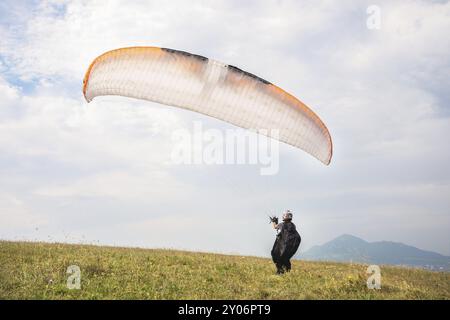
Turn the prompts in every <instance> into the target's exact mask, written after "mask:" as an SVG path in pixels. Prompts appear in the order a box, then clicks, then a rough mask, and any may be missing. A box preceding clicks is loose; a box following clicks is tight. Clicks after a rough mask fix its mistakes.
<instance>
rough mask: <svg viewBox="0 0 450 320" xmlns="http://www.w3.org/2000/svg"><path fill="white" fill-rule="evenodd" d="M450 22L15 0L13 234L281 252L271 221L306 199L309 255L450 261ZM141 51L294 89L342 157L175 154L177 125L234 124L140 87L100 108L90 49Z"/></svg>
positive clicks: (0, 106)
mask: <svg viewBox="0 0 450 320" xmlns="http://www.w3.org/2000/svg"><path fill="white" fill-rule="evenodd" d="M371 6H372V7H371ZM373 6H375V11H376V12H377V15H376V16H374V15H373V12H374V11H373V8H374V7H373ZM369 8H371V9H369ZM368 9H369V10H368ZM375 18H376V20H373V19H375ZM368 19H369V21H368ZM373 21H375V24H373ZM448 30H450V3H449V2H447V1H377V0H375V1H359V0H358V1H339V2H336V1H246V2H242V1H170V2H168V1H118V0H112V1H107V2H106V1H70V0H67V1H12V0H11V1H2V2H1V4H0V96H1V99H0V150H1V152H0V239H8V240H39V241H64V242H74V243H98V244H107V245H117V246H139V247H148V248H176V249H183V250H196V251H212V252H221V253H232V254H245V255H258V256H268V255H269V254H270V249H271V246H272V243H273V240H274V231H273V230H272V229H271V228H270V225H269V224H268V217H267V215H268V214H269V213H270V214H277V215H281V213H282V211H283V210H286V209H290V210H292V211H293V213H294V223H296V225H297V228H298V229H299V231H300V234H301V235H302V244H301V248H300V252H302V251H305V250H307V249H308V248H309V247H311V246H313V245H317V244H322V243H324V242H326V241H329V240H331V239H333V238H334V237H337V236H339V235H341V234H344V233H345V234H353V235H355V236H359V237H361V238H364V239H365V240H368V241H380V240H390V241H398V242H403V243H406V244H410V245H413V246H416V247H419V248H421V249H425V250H432V251H436V252H439V253H442V254H445V255H450V232H449V231H450V170H449V168H448V164H449V163H450V148H449V143H448V141H447V140H448V137H449V136H450V105H449V101H450V90H449V88H450V77H449V74H450V58H449V57H450V37H448ZM129 46H158V47H167V48H173V49H178V50H183V51H188V52H192V53H196V54H200V55H203V56H206V57H209V58H212V59H215V60H219V61H222V62H225V63H229V64H232V65H235V66H238V67H239V68H241V69H244V70H246V71H249V72H252V73H254V74H256V75H258V76H260V77H262V78H264V79H267V80H268V81H270V82H272V83H274V84H277V85H278V86H280V87H282V88H284V89H285V90H286V91H288V92H290V93H292V94H293V95H295V96H296V97H298V98H300V99H301V100H302V101H303V102H305V103H306V104H307V105H309V106H310V107H311V108H312V109H313V110H314V111H315V112H316V113H317V114H318V115H319V116H320V117H321V119H322V120H323V121H324V122H325V123H326V125H327V127H328V129H329V131H330V133H331V136H332V139H333V147H334V155H333V159H332V161H331V164H330V165H329V166H324V165H323V164H322V163H320V162H319V161H317V160H316V159H314V158H313V157H311V156H309V155H308V154H306V153H305V152H303V151H301V150H299V149H296V148H294V147H291V146H288V145H285V144H280V146H279V165H280V168H279V172H278V173H277V174H275V175H270V176H262V175H261V174H260V166H258V165H254V164H244V165H232V164H229V165H219V164H217V165H214V164H212V165H211V164H209V165H208V164H196V165H189V164H178V165H174V164H172V163H170V161H168V159H169V157H170V153H171V149H172V148H173V139H172V135H173V132H175V131H176V130H180V129H184V130H193V126H194V123H198V122H201V123H202V125H203V126H204V127H205V128H207V129H219V130H222V132H224V131H226V130H227V129H230V128H233V126H232V125H228V124H226V123H224V122H221V121H219V120H215V119H212V118H208V117H205V116H202V115H200V114H198V113H193V112H189V111H184V110H181V109H176V108H170V107H167V106H162V105H159V104H156V103H152V102H147V101H139V100H133V99H129V98H124V97H101V98H96V99H95V100H94V101H93V102H91V103H89V104H87V102H86V101H85V100H84V97H83V94H82V88H81V86H82V79H83V76H84V73H85V72H86V70H87V68H88V66H89V64H90V63H91V61H92V60H93V59H94V58H95V57H97V56H98V55H100V54H102V53H103V52H105V51H108V50H111V49H115V48H120V47H129Z"/></svg>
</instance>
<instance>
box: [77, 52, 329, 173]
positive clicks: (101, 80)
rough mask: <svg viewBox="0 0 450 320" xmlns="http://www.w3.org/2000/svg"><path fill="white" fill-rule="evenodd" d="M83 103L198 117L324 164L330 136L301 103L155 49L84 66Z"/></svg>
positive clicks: (109, 55) (217, 66)
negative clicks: (131, 104) (143, 104)
mask: <svg viewBox="0 0 450 320" xmlns="http://www.w3.org/2000/svg"><path fill="white" fill-rule="evenodd" d="M83 94H84V96H85V98H86V100H87V101H88V102H90V101H91V100H92V99H94V98H95V97H97V96H104V95H119V96H126V97H132V98H137V99H144V100H149V101H154V102H158V103H162V104H165V105H170V106H175V107H180V108H183V109H187V110H191V111H195V112H199V113H202V114H205V115H208V116H211V117H214V118H217V119H220V120H223V121H226V122H228V123H231V124H234V125H236V126H239V127H242V128H246V129H252V130H255V131H256V132H259V133H261V134H266V135H267V134H268V133H270V132H272V130H278V140H280V141H282V142H285V143H287V144H290V145H292V146H294V147H297V148H300V149H302V150H304V151H306V152H307V153H309V154H311V155H312V156H314V157H316V158H317V159H319V160H320V161H321V162H323V163H324V164H326V165H328V164H329V163H330V161H331V157H332V149H333V148H332V141H331V136H330V133H329V131H328V129H327V127H326V126H325V124H324V123H323V122H322V120H321V119H320V118H319V117H318V116H317V115H316V114H315V113H314V112H313V111H312V110H311V109H310V108H308V107H307V106H306V105H305V104H304V103H303V102H301V101H300V100H298V99H297V98H295V97H294V96H292V95H291V94H289V93H287V92H286V91H284V90H283V89H281V88H279V87H277V86H275V85H274V84H272V83H270V82H268V81H266V80H264V79H261V78H260V77H258V76H256V75H254V74H251V73H249V72H246V71H243V70H241V69H239V68H237V67H234V66H232V65H228V64H224V63H221V62H218V61H215V60H212V59H208V58H206V57H203V56H200V55H195V54H191V53H188V52H184V51H178V50H172V49H167V48H158V47H131V48H121V49H116V50H113V51H109V52H106V53H104V54H102V55H101V56H99V57H97V58H96V59H95V60H94V61H93V62H92V63H91V65H90V66H89V69H88V70H87V72H86V76H85V78H84V81H83Z"/></svg>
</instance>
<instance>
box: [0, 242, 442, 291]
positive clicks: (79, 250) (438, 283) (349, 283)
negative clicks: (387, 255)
mask: <svg viewBox="0 0 450 320" xmlns="http://www.w3.org/2000/svg"><path fill="white" fill-rule="evenodd" d="M69 265H78V266H79V267H80V269H81V289H80V290H76V289H74V290H69V289H68V288H67V286H66V282H67V278H68V276H69V275H68V274H66V270H67V267H68V266H69ZM366 268H367V266H364V265H358V264H352V265H350V264H342V263H325V262H303V261H294V262H293V271H292V272H291V273H290V274H287V275H283V276H276V275H274V266H273V264H272V262H271V261H270V260H269V259H264V258H255V257H243V256H227V255H218V254H205V253H191V252H181V251H172V250H148V249H134V248H133V249H130V248H115V247H100V246H88V245H68V244H46V243H24V242H5V241H0V299H450V273H435V272H429V271H423V270H413V269H402V268H396V267H387V266H382V267H381V274H382V288H381V290H369V289H367V287H366V279H367V277H368V275H367V274H366V273H365V272H366Z"/></svg>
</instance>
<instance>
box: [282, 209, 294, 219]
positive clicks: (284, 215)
mask: <svg viewBox="0 0 450 320" xmlns="http://www.w3.org/2000/svg"><path fill="white" fill-rule="evenodd" d="M286 220H292V212H291V210H286V212H285V213H283V221H286Z"/></svg>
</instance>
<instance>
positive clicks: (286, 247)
mask: <svg viewBox="0 0 450 320" xmlns="http://www.w3.org/2000/svg"><path fill="white" fill-rule="evenodd" d="M282 219H283V222H280V223H278V218H277V217H272V218H271V219H270V221H271V222H272V226H273V228H274V229H275V230H277V237H276V239H275V243H274V244H273V248H272V252H271V254H272V260H273V262H274V263H275V266H276V267H277V274H283V273H285V272H289V271H290V270H291V261H290V259H291V258H292V256H293V255H294V254H295V253H296V252H297V249H298V247H299V246H300V242H301V237H300V234H299V233H298V232H297V229H296V227H295V224H294V223H293V222H292V212H291V211H290V210H287V211H286V212H285V213H284V214H283V216H282Z"/></svg>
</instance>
